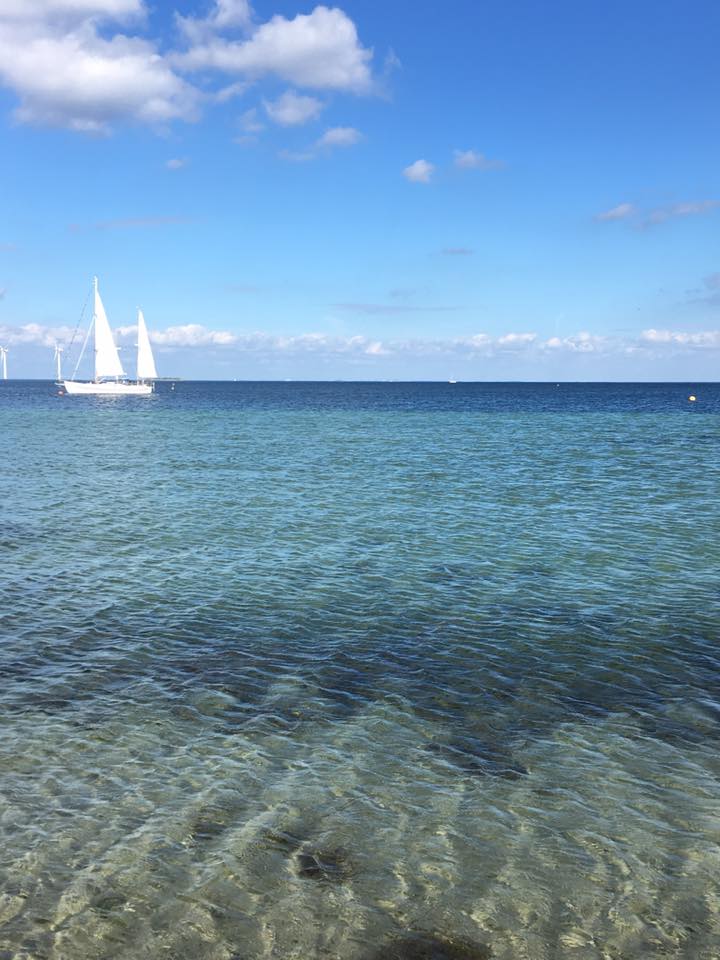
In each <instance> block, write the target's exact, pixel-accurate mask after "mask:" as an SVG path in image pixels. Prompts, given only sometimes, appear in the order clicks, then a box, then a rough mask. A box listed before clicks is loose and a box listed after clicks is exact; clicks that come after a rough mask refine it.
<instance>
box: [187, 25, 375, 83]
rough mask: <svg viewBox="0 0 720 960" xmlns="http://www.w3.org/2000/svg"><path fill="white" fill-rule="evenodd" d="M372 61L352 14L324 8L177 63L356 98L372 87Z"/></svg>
mask: <svg viewBox="0 0 720 960" xmlns="http://www.w3.org/2000/svg"><path fill="white" fill-rule="evenodd" d="M371 59H372V51H371V50H366V49H365V48H364V47H363V46H362V45H361V43H360V41H359V39H358V35H357V29H356V27H355V24H354V23H353V21H352V20H351V19H350V18H349V17H348V16H347V14H345V13H344V12H343V11H342V10H339V9H337V8H332V9H331V8H328V7H324V6H318V7H315V9H314V10H313V11H312V13H309V14H298V15H297V16H296V17H294V18H293V19H292V20H288V19H286V18H285V17H283V16H280V15H276V16H274V17H273V18H272V19H271V20H269V21H268V22H267V23H263V24H261V25H260V26H259V27H258V28H257V29H256V30H255V31H254V33H253V34H252V36H251V37H250V38H249V39H248V40H244V41H231V40H225V39H223V38H220V37H212V38H210V39H208V40H207V41H206V42H203V43H197V44H196V45H195V46H192V47H190V49H189V50H188V51H187V52H185V53H183V54H178V55H176V57H175V58H174V60H175V62H176V63H177V64H178V65H179V66H181V67H183V68H185V69H187V70H207V69H214V70H220V71H223V72H225V73H240V74H245V75H247V76H251V77H261V76H267V75H274V76H277V77H281V78H282V79H283V80H286V81H288V82H289V83H293V84H296V85H297V86H300V87H311V88H314V89H317V90H350V91H353V92H355V93H365V92H368V91H369V90H370V88H371V85H372V77H371V73H370V66H369V64H370V60H371Z"/></svg>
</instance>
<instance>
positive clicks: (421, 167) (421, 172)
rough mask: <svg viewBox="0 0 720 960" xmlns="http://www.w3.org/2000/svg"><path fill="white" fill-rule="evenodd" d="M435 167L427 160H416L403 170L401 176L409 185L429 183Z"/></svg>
mask: <svg viewBox="0 0 720 960" xmlns="http://www.w3.org/2000/svg"><path fill="white" fill-rule="evenodd" d="M434 170H435V167H434V165H433V164H432V163H428V161H427V160H416V161H415V163H411V164H410V166H409V167H405V169H404V170H403V176H404V177H405V178H406V179H407V180H410V181H411V183H430V179H431V177H432V175H433V172H434Z"/></svg>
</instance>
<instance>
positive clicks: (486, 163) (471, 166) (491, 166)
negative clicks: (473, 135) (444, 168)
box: [453, 150, 505, 170]
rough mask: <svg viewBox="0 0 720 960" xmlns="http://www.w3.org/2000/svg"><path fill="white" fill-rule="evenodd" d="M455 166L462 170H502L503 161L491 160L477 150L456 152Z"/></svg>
mask: <svg viewBox="0 0 720 960" xmlns="http://www.w3.org/2000/svg"><path fill="white" fill-rule="evenodd" d="M454 156H455V159H454V161H453V163H454V165H455V166H456V167H458V168H459V169H460V170H502V168H503V167H504V166H505V164H504V163H503V161H502V160H491V159H490V158H489V157H486V156H485V154H484V153H478V152H477V151H475V150H455V153H454Z"/></svg>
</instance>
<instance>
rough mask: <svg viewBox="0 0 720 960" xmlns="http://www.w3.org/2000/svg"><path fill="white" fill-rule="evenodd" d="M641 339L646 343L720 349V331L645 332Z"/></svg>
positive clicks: (652, 330)
mask: <svg viewBox="0 0 720 960" xmlns="http://www.w3.org/2000/svg"><path fill="white" fill-rule="evenodd" d="M640 339H641V340H642V341H644V342H645V343H650V344H653V345H654V346H656V345H658V344H659V345H662V346H674V347H690V348H701V349H702V348H711V349H715V348H720V330H702V331H699V332H689V331H687V330H655V329H652V328H651V329H650V330H643V332H642V334H641V336H640Z"/></svg>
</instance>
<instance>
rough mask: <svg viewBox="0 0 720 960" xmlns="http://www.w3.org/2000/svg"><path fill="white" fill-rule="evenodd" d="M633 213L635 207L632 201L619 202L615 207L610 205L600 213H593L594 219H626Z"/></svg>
mask: <svg viewBox="0 0 720 960" xmlns="http://www.w3.org/2000/svg"><path fill="white" fill-rule="evenodd" d="M634 213H635V207H634V206H633V204H632V203H619V204H618V205H617V206H616V207H611V208H610V209H609V210H604V211H603V212H602V213H597V214H596V215H595V219H596V220H600V221H603V220H627V219H628V217H632V216H633V215H634Z"/></svg>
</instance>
